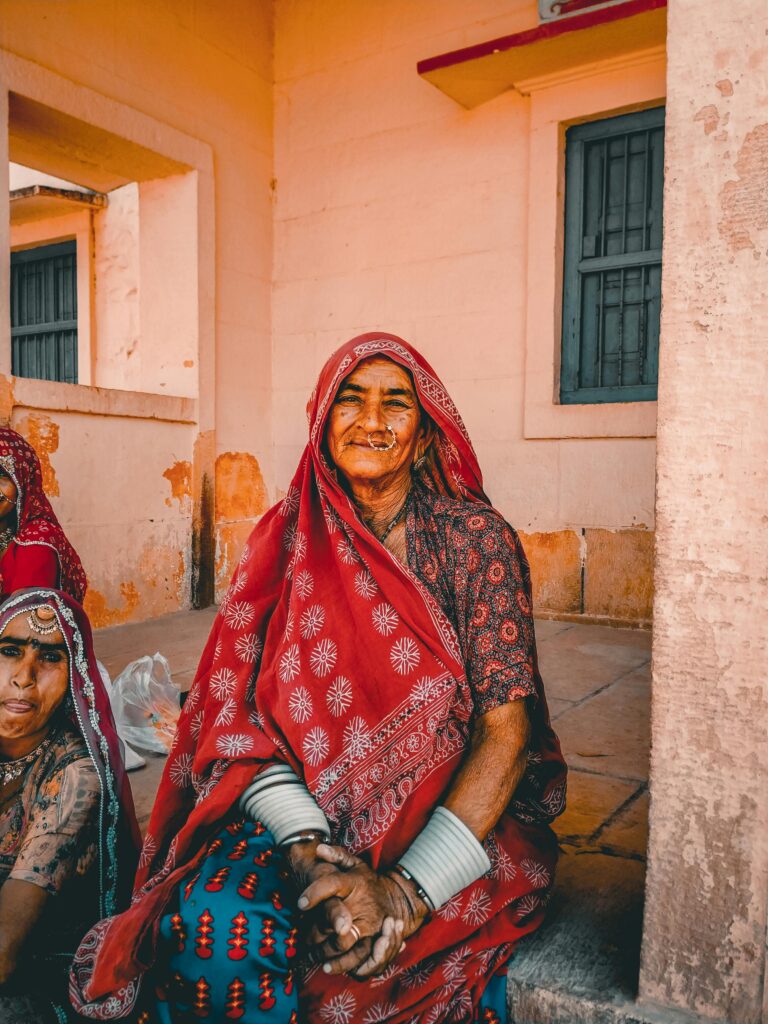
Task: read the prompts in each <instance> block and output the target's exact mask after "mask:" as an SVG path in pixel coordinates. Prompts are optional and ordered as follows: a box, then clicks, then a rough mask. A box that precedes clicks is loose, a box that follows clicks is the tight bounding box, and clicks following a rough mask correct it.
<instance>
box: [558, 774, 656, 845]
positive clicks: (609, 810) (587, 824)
mask: <svg viewBox="0 0 768 1024" xmlns="http://www.w3.org/2000/svg"><path fill="white" fill-rule="evenodd" d="M637 789H638V785H637V783H635V782H624V781H622V780H621V779H612V778H610V777H609V776H605V775H592V774H587V773H585V772H580V771H578V770H573V771H570V772H569V773H568V797H567V801H566V808H565V811H564V812H563V814H561V815H560V817H559V818H558V819H557V820H556V821H555V824H554V829H555V832H556V833H557V837H558V839H559V840H560V842H564V843H572V844H575V845H586V844H587V843H588V842H589V841H590V839H591V837H592V836H593V835H594V834H595V833H596V832H598V830H599V829H600V828H601V827H603V826H604V825H605V824H606V823H607V822H609V821H610V820H611V819H612V818H613V816H614V815H615V814H616V812H617V811H618V809H619V808H620V807H621V806H622V805H623V804H624V803H626V801H627V800H629V798H630V797H631V796H632V794H633V793H636V792H637Z"/></svg>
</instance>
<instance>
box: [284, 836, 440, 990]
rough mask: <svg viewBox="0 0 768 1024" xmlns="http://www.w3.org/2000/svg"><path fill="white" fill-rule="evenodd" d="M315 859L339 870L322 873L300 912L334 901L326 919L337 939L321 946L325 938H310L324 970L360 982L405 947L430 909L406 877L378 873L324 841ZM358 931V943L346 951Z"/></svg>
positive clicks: (305, 894)
mask: <svg viewBox="0 0 768 1024" xmlns="http://www.w3.org/2000/svg"><path fill="white" fill-rule="evenodd" d="M316 856H317V857H319V858H321V859H322V860H324V861H325V862H326V863H328V864H330V865H336V866H337V868H339V869H341V870H340V872H339V873H337V874H334V875H331V874H329V875H321V876H320V877H319V878H317V880H316V881H313V882H312V883H311V884H310V885H309V886H308V887H307V889H305V891H304V892H303V893H302V895H301V897H300V898H299V909H300V910H305V911H306V910H312V909H313V908H315V907H318V906H319V905H321V904H323V903H331V906H330V907H329V909H328V912H327V920H328V921H329V922H330V923H331V924H332V926H333V931H334V933H335V934H334V937H333V938H332V939H330V940H329V939H324V940H323V941H320V942H319V943H318V939H322V936H321V935H319V934H317V933H315V934H313V935H312V936H311V941H314V942H315V946H316V949H317V951H318V952H319V954H320V956H321V957H322V958H323V959H324V960H325V963H324V966H323V970H324V971H326V973H329V974H342V973H351V974H354V975H355V977H358V978H367V977H371V976H373V975H375V974H380V973H381V972H382V971H384V970H385V969H386V967H387V966H388V965H389V964H390V963H391V962H392V960H393V959H394V958H395V957H396V956H397V954H398V953H399V952H400V951H401V949H402V948H403V939H404V938H407V937H408V936H409V935H412V934H413V933H414V932H415V931H416V930H417V929H418V928H419V926H420V925H421V923H422V921H423V920H424V918H425V917H426V914H427V907H426V905H425V904H424V903H423V902H422V901H421V900H420V899H419V898H418V896H417V895H416V892H415V889H414V888H413V887H412V886H409V883H407V882H406V881H405V879H402V878H400V877H399V876H398V877H397V878H395V877H394V876H390V875H387V874H384V875H378V874H377V873H376V872H375V871H373V870H372V869H371V868H370V867H368V865H367V864H366V863H365V862H364V861H362V860H360V858H359V857H355V856H354V855H353V854H351V853H348V852H347V851H346V850H344V849H343V848H341V847H337V846H329V845H327V844H324V843H322V844H320V845H319V846H318V847H317V850H316ZM355 933H357V935H358V936H359V939H358V941H355V942H354V943H353V945H351V946H348V947H347V948H346V949H344V946H345V945H347V944H348V943H349V940H350V938H351V939H353V940H354V939H355V937H356V935H355ZM339 949H341V950H342V952H341V955H339V952H338V950H339Z"/></svg>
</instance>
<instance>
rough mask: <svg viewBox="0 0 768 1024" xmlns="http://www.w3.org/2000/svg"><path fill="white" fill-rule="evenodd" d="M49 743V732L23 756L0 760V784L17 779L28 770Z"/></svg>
mask: <svg viewBox="0 0 768 1024" xmlns="http://www.w3.org/2000/svg"><path fill="white" fill-rule="evenodd" d="M50 743H51V737H50V734H49V735H48V736H46V737H45V739H44V740H41V742H40V743H38V745H37V746H36V747H35V749H34V750H30V752H29V753H28V754H25V755H24V756H23V757H17V758H16V759H15V760H14V761H0V784H2V785H3V786H6V785H7V784H8V783H9V782H13V781H14V780H15V779H18V778H19V777H20V776H21V775H23V774H24V773H25V772H26V771H28V770H29V767H30V765H32V764H33V763H34V762H35V761H36V760H37V759H38V757H39V756H40V755H41V754H42V753H43V751H44V750H47V749H48V747H49V746H50Z"/></svg>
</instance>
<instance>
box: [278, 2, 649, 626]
mask: <svg viewBox="0 0 768 1024" xmlns="http://www.w3.org/2000/svg"><path fill="white" fill-rule="evenodd" d="M537 24H538V15H537V5H536V3H535V2H534V0H511V2H510V0H477V2H475V3H472V4H467V3H465V2H463V0H419V3H412V2H411V0H392V2H390V3H386V4H385V3H370V4H364V5H350V4H349V3H348V2H345V0H283V2H279V3H278V4H277V5H276V22H275V177H276V218H275V270H274V277H275V285H274V295H273V330H274V342H273V382H274V389H275V399H274V408H275V459H276V478H277V481H278V484H279V485H280V486H281V487H285V486H286V483H287V480H288V479H289V475H290V473H291V472H292V470H293V467H294V466H295V464H296V461H297V457H298V454H299V451H300V447H301V445H302V444H303V442H304V438H305V429H306V427H305V419H304V416H303V407H304V403H305V400H306V395H307V393H308V390H309V389H310V388H311V386H312V383H313V379H314V376H315V374H316V372H317V370H318V368H319V366H320V365H321V364H322V362H323V360H324V359H325V357H326V356H327V355H328V354H329V353H330V352H331V351H332V350H333V349H334V347H335V346H337V345H338V344H339V343H340V342H342V341H343V340H346V339H347V338H349V337H351V336H353V335H355V334H357V333H360V332H362V331H367V330H372V329H377V328H378V329H382V330H388V331H393V332H395V333H397V334H400V335H402V336H403V337H405V338H406V339H408V340H410V341H411V342H413V343H414V344H415V345H416V346H417V347H418V348H419V349H420V350H421V351H422V352H424V353H425V355H426V356H427V357H428V358H429V359H430V361H431V362H432V363H433V365H434V366H435V368H436V370H437V371H438V373H439V374H440V375H441V376H442V378H443V380H444V381H445V383H446V385H447V387H448V389H449V391H450V392H451V394H452V396H453V398H454V399H455V401H456V403H457V405H458V407H459V409H460V411H461V412H462V414H463V416H464V418H465V420H466V423H467V426H468V429H469V432H470V435H471V437H472V438H473V440H474V443H475V446H476V449H477V452H478V455H479V458H480V461H481V465H482V467H483V470H484V473H485V478H486V483H487V487H488V490H489V493H490V495H491V497H492V498H493V500H494V502H495V503H496V504H497V505H498V507H499V508H500V509H501V511H502V512H503V513H504V514H505V515H506V516H507V517H508V518H509V519H510V521H511V522H512V523H513V524H514V525H515V526H516V527H517V528H518V529H519V530H520V531H521V533H522V534H523V535H524V538H523V539H524V541H525V544H526V547H527V549H528V552H529V555H530V558H531V561H532V564H533V572H534V580H535V588H536V592H535V598H536V604H537V607H538V609H539V610H540V611H551V612H556V613H559V614H563V613H564V614H571V613H575V614H579V613H586V614H588V615H591V616H594V617H597V618H605V619H611V620H614V621H628V622H638V621H647V620H648V619H649V617H650V612H651V601H652V548H653V532H652V528H653V507H654V458H655V442H654V438H653V434H654V433H655V427H654V424H655V403H652V406H651V408H650V409H646V410H639V412H638V413H637V414H636V415H635V416H634V420H633V421H632V422H629V420H627V418H626V416H624V417H623V419H622V415H623V413H622V411H619V412H617V413H614V411H613V410H612V409H606V407H602V409H601V408H600V407H592V409H593V410H594V411H593V412H592V411H590V410H589V409H587V411H586V412H585V413H584V416H583V417H582V418H581V420H580V421H579V423H578V424H577V429H576V432H575V433H574V432H573V429H572V427H571V426H565V427H560V426H558V423H557V422H555V423H554V424H550V423H549V422H548V418H549V419H551V417H550V416H549V413H550V411H551V410H552V408H553V406H552V401H553V400H552V394H553V389H554V380H555V368H554V364H555V358H556V350H557V345H558V343H559V337H558V335H557V331H556V310H557V307H558V305H559V294H557V293H556V288H555V279H556V276H557V270H558V261H559V260H560V258H561V256H560V251H559V248H558V245H559V244H560V241H559V239H558V237H557V233H558V223H559V220H558V216H559V219H560V220H561V219H562V218H561V215H558V211H557V209H556V206H557V204H558V203H561V202H562V187H561V183H560V175H561V173H562V166H561V164H560V165H558V132H559V131H560V130H561V129H560V126H559V124H558V119H562V120H563V121H566V120H568V119H569V118H571V119H578V118H579V117H586V116H600V114H608V113H612V112H616V111H617V110H619V109H627V108H630V107H633V106H642V105H644V104H647V103H650V102H654V101H655V102H659V101H660V100H662V98H663V94H664V61H663V53H658V54H648V55H646V57H647V59H643V60H640V61H639V62H635V63H632V62H628V63H627V65H626V66H621V67H617V66H616V65H615V64H614V65H611V66H607V67H603V66H599V65H594V66H591V67H588V68H584V69H582V71H581V73H580V74H579V75H575V76H571V79H570V80H568V81H566V82H548V83H544V84H539V85H538V86H537V88H536V89H535V91H534V90H533V89H531V90H530V95H526V96H524V95H521V94H520V93H519V92H515V91H509V92H507V93H505V94H503V95H501V96H499V97H498V98H496V99H495V100H491V101H489V102H487V103H485V104H483V105H481V106H478V107H476V108H475V109H473V110H466V109H464V108H463V107H461V106H459V105H458V104H457V103H455V102H454V101H453V100H451V99H449V98H448V97H447V96H445V95H443V94H442V93H441V92H439V91H438V90H437V89H435V88H434V87H433V86H431V85H430V84H428V83H427V82H425V81H423V80H422V79H420V78H419V77H418V75H417V74H416V72H415V68H416V63H417V61H418V60H420V59H422V58H426V57H430V56H433V55H435V54H438V53H441V52H445V51H448V50H452V49H456V48H459V47H464V46H468V45H471V44H473V43H478V42H483V41H485V40H488V39H492V38H494V37H498V36H500V35H503V34H506V33H512V32H517V31H522V30H525V29H528V28H532V27H535V26H536V25H537ZM559 141H560V143H561V142H562V137H561V136H560V139H559ZM534 145H535V146H536V147H537V148H536V150H534V149H533V147H534ZM540 153H543V154H544V156H543V157H542V158H541V159H540V158H539V154H540ZM532 161H533V162H532ZM533 224H537V225H540V227H541V230H540V231H539V234H538V238H533V239H529V225H533ZM534 243H535V245H534ZM535 246H538V249H536V248H535ZM534 252H535V255H532V254H534ZM542 362H543V364H544V374H543V376H544V384H543V389H544V397H543V399H542V398H541V395H540V392H541V388H539V392H538V393H534V392H533V391H532V390H531V389H529V391H530V393H529V394H528V395H526V373H527V372H528V373H529V374H533V373H534V372H536V373H538V371H539V369H540V364H541V363H542ZM536 379H537V380H539V377H537V378H536ZM526 402H527V403H528V409H526ZM635 409H636V407H635ZM555 411H556V410H555ZM624 412H625V411H624ZM527 419H530V420H531V422H533V420H534V419H535V420H536V421H537V422H536V429H528V426H529V425H528V424H527ZM544 421H547V422H544ZM625 421H626V422H625ZM641 421H642V422H641ZM541 422H544V428H543V429H542V428H541V426H540V423H541ZM638 424H639V426H638ZM648 424H650V426H648Z"/></svg>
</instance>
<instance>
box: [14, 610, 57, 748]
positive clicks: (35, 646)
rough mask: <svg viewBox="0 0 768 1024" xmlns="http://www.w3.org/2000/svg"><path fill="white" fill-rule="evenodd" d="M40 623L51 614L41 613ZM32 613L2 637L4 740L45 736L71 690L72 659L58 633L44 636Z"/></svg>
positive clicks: (16, 620) (23, 614)
mask: <svg viewBox="0 0 768 1024" xmlns="http://www.w3.org/2000/svg"><path fill="white" fill-rule="evenodd" d="M37 611H38V615H40V616H41V617H43V616H45V615H46V614H47V613H50V615H49V616H48V617H49V620H50V621H51V622H55V613H54V612H53V609H52V608H47V607H43V608H40V609H38V610H37ZM33 623H34V617H33V616H32V615H31V614H30V612H20V613H19V614H18V615H16V616H14V617H13V618H12V619H10V621H9V622H8V624H7V625H6V627H5V629H4V630H3V633H2V636H0V740H20V739H23V738H24V737H26V736H34V735H35V734H36V733H41V732H42V731H43V730H44V729H45V728H46V726H47V725H48V723H49V722H50V720H51V717H52V716H53V714H54V712H55V711H56V709H57V708H58V707H59V706H60V705H61V703H62V701H63V700H64V697H65V696H66V693H67V686H68V684H69V657H68V655H67V648H66V645H65V643H64V637H63V636H62V634H61V631H60V630H59V629H55V630H54V631H53V632H52V633H46V634H45V635H41V634H40V633H39V631H37V630H35V629H34V628H33Z"/></svg>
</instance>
